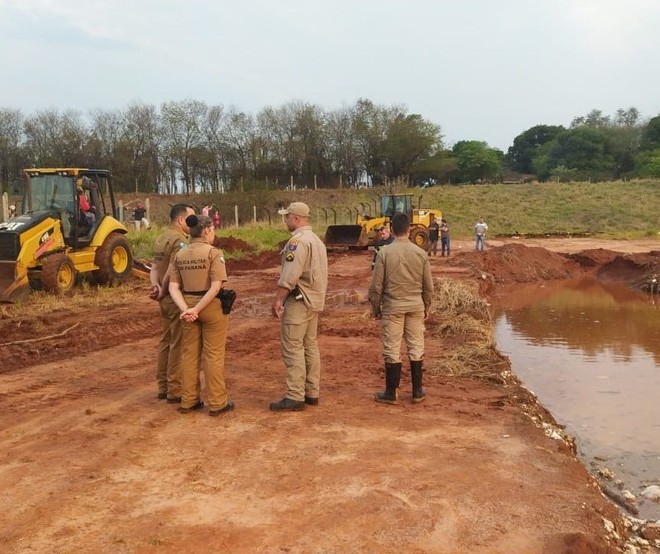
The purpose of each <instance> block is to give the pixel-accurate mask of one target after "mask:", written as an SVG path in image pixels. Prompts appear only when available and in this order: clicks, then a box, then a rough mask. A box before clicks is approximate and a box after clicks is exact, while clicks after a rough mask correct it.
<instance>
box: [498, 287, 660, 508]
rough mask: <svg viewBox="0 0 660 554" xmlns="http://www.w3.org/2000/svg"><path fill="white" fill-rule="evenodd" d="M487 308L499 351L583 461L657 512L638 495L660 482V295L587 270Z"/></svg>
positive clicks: (518, 290) (509, 294)
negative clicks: (606, 279)
mask: <svg viewBox="0 0 660 554" xmlns="http://www.w3.org/2000/svg"><path fill="white" fill-rule="evenodd" d="M503 306H506V308H504V307H503ZM493 313H494V315H495V320H496V326H495V329H496V331H495V333H496V340H497V344H498V348H499V350H500V351H501V352H502V353H503V354H505V355H507V356H509V358H510V359H511V364H512V368H513V371H514V372H515V373H516V375H517V376H518V377H519V378H520V379H521V380H522V381H523V383H524V384H525V386H526V387H527V388H528V389H530V390H532V391H533V392H534V393H535V394H536V395H537V396H538V398H539V400H540V401H541V403H542V404H543V405H545V406H546V407H547V408H548V409H549V410H550V411H551V412H552V413H553V415H554V416H555V418H556V419H557V421H558V422H560V423H562V424H564V425H566V428H567V430H568V431H569V432H570V433H571V434H572V435H574V436H575V437H576V439H577V444H578V453H579V455H580V456H581V457H582V459H583V461H584V462H585V464H586V465H587V466H588V467H591V469H592V471H594V472H595V471H596V469H597V468H607V469H609V470H610V471H611V472H612V473H613V474H614V477H613V479H612V480H611V481H610V485H611V486H612V488H613V489H614V490H617V489H618V488H621V489H628V490H630V491H631V492H632V493H633V494H634V495H635V496H637V507H638V508H639V517H643V518H647V519H658V518H660V503H658V502H653V501H650V500H645V499H644V498H643V497H642V496H640V493H641V491H642V490H643V489H644V488H645V487H646V486H647V485H651V484H660V402H659V401H658V396H659V395H660V296H658V295H648V294H643V293H637V292H635V291H632V290H631V289H630V288H628V287H626V286H624V285H622V284H614V283H603V282H600V281H597V280H595V279H580V280H573V281H565V282H557V283H546V284H543V285H539V284H534V285H516V286H515V287H512V288H507V289H503V290H501V291H500V292H498V295H497V297H495V298H493ZM616 480H620V481H622V482H623V485H619V486H618V487H617V485H616V484H615V481H616Z"/></svg>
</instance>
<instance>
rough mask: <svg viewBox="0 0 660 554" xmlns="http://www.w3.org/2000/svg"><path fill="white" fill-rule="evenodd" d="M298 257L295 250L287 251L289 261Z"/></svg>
mask: <svg viewBox="0 0 660 554" xmlns="http://www.w3.org/2000/svg"><path fill="white" fill-rule="evenodd" d="M295 259H296V255H295V254H294V253H293V252H287V254H286V258H285V260H286V261H287V262H292V261H293V260H295Z"/></svg>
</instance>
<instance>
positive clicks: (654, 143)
mask: <svg viewBox="0 0 660 554" xmlns="http://www.w3.org/2000/svg"><path fill="white" fill-rule="evenodd" d="M639 147H640V150H655V149H656V148H660V115H657V116H655V117H652V118H651V119H650V120H649V122H648V123H647V124H646V126H645V127H644V129H643V130H642V137H641V140H640V145H639Z"/></svg>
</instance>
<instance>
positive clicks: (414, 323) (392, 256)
mask: <svg viewBox="0 0 660 554" xmlns="http://www.w3.org/2000/svg"><path fill="white" fill-rule="evenodd" d="M392 230H393V231H394V236H395V239H394V242H393V243H392V244H391V245H389V246H388V247H387V248H384V249H383V250H381V251H380V252H379V253H378V257H377V258H376V266H375V267H374V272H373V275H372V278H371V285H370V287H369V302H370V303H371V308H372V313H373V315H374V317H376V318H380V319H381V320H382V333H383V350H384V356H385V392H379V393H377V394H376V398H375V399H376V401H378V402H386V403H388V404H396V403H397V398H398V392H397V391H398V388H399V381H400V379H401V365H402V363H401V339H402V338H405V341H406V349H407V351H408V358H409V359H410V377H411V381H412V388H413V394H412V401H413V402H422V401H423V400H424V399H425V398H426V394H425V393H424V389H423V388H422V363H423V359H424V320H425V319H426V318H427V317H428V315H429V310H430V309H431V299H432V297H433V278H432V277H431V266H430V264H429V260H428V256H427V254H426V252H425V251H424V250H422V249H421V248H419V247H418V246H416V245H414V244H413V243H412V242H410V241H409V240H408V233H409V230H410V221H409V220H408V216H407V215H405V214H402V213H398V214H395V215H394V216H393V217H392Z"/></svg>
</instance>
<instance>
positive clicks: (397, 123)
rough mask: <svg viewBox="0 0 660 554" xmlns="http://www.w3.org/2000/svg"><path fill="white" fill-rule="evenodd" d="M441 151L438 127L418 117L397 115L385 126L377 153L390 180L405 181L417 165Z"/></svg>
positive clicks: (440, 136)
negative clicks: (383, 136)
mask: <svg viewBox="0 0 660 554" xmlns="http://www.w3.org/2000/svg"><path fill="white" fill-rule="evenodd" d="M441 147H442V135H441V134H440V127H439V126H438V125H435V124H434V123H430V122H428V121H425V120H424V118H422V116H421V115H419V114H410V115H404V114H397V115H396V116H395V117H394V118H393V119H392V120H391V121H390V122H389V123H388V126H387V132H386V137H385V139H384V140H383V142H382V144H381V147H380V151H381V154H382V156H383V159H384V160H385V164H386V168H387V169H386V171H387V175H388V177H390V178H396V177H408V176H409V175H410V173H411V171H412V169H413V167H414V166H415V164H416V163H418V162H420V161H421V160H424V159H427V158H429V157H430V156H432V155H433V154H435V153H436V152H437V151H438V150H439V149H440V148H441Z"/></svg>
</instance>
